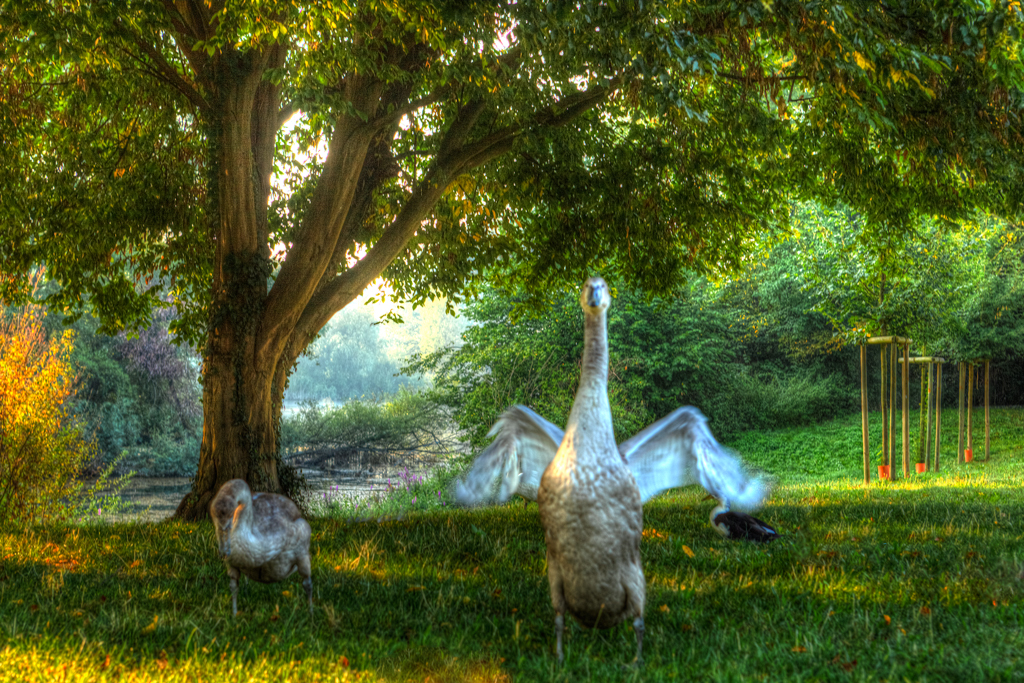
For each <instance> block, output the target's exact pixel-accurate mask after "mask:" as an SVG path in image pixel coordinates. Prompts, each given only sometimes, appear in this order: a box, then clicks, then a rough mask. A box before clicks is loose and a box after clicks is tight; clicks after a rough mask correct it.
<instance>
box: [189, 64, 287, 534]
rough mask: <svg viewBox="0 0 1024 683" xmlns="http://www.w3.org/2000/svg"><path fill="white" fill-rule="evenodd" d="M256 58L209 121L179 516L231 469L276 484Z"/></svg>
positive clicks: (226, 86) (233, 475) (204, 500)
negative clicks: (196, 370)
mask: <svg viewBox="0 0 1024 683" xmlns="http://www.w3.org/2000/svg"><path fill="white" fill-rule="evenodd" d="M263 66H264V65H263V63H261V62H260V61H259V60H257V59H254V58H250V59H249V60H246V61H242V60H236V62H235V63H234V64H233V67H234V68H233V70H232V72H231V78H230V79H225V80H224V81H223V82H222V89H221V91H220V99H219V101H218V106H217V108H216V111H217V113H218V116H217V120H215V121H214V122H213V125H211V126H210V130H211V137H212V138H214V143H213V144H214V145H215V149H214V150H213V155H212V157H213V159H212V161H213V165H214V168H216V172H215V173H212V174H211V177H210V181H209V182H210V195H211V199H212V201H211V204H212V207H211V211H210V213H211V216H210V220H211V223H212V225H211V231H212V232H213V234H214V235H215V241H216V248H215V254H214V272H213V292H212V294H213V296H212V299H213V302H212V305H211V315H210V322H209V330H208V341H207V346H206V349H205V351H204V357H203V372H202V374H203V440H202V445H201V446H200V450H199V469H198V471H197V472H196V476H195V479H194V480H193V483H192V490H191V492H190V493H189V494H188V495H186V496H185V497H184V498H183V499H182V501H181V503H179V505H178V509H177V510H176V512H175V516H177V517H179V518H181V519H187V520H200V519H205V518H206V516H207V514H208V513H207V508H208V506H209V503H210V500H211V499H212V498H213V496H214V495H215V494H216V492H217V491H218V490H219V489H220V487H221V486H222V485H223V484H224V482H226V481H228V480H230V479H244V480H245V481H246V482H248V484H249V486H250V487H251V488H252V489H253V490H254V491H270V492H274V493H280V492H281V483H280V480H279V474H280V471H279V452H278V440H277V436H278V425H279V423H280V415H281V412H280V409H281V401H280V395H281V393H282V392H283V387H277V386H275V383H274V379H275V369H276V362H271V363H266V362H261V359H260V357H259V356H258V354H257V346H258V341H259V340H258V333H259V330H260V328H261V326H262V325H263V323H264V321H263V313H264V309H265V306H266V300H267V282H268V277H269V275H270V273H271V263H270V260H269V259H268V257H267V254H266V252H267V245H266V240H265V235H266V217H265V205H266V201H267V195H268V193H269V182H268V181H269V171H268V170H266V171H265V170H263V169H261V167H263V166H266V163H265V162H263V163H259V162H260V160H259V159H258V158H255V157H259V156H260V155H259V154H254V149H255V150H259V149H260V148H261V146H264V145H265V144H266V140H267V139H269V140H271V141H272V140H273V136H274V132H275V131H274V130H273V129H270V130H269V132H266V130H267V129H268V128H270V127H269V126H268V125H267V124H266V122H265V121H263V122H262V123H261V121H260V120H259V118H260V116H263V117H266V116H268V115H274V116H276V112H274V109H276V107H275V106H272V107H269V108H268V107H266V106H261V105H263V104H265V103H264V102H262V101H261V99H260V98H258V97H257V91H258V90H259V91H260V92H261V93H262V94H263V96H264V97H266V93H265V92H263V90H264V89H261V82H260V76H261V74H262V70H263ZM246 67H247V70H246ZM263 176H266V177H263ZM275 398H276V399H277V400H276V401H275V400H274V399H275Z"/></svg>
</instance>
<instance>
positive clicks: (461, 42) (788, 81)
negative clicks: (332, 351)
mask: <svg viewBox="0 0 1024 683" xmlns="http://www.w3.org/2000/svg"><path fill="white" fill-rule="evenodd" d="M0 20H2V21H3V23H4V25H5V27H10V30H9V31H7V32H6V33H5V36H4V37H3V38H2V39H0V41H2V44H0V50H2V51H3V56H4V60H3V67H2V69H3V71H2V72H0V82H2V83H3V87H4V89H5V93H9V96H7V97H5V98H3V100H2V105H0V106H3V108H4V114H5V117H6V120H7V121H9V122H13V123H5V124H4V125H3V127H2V128H0V130H2V131H3V135H4V139H3V140H2V142H3V144H4V148H5V149H7V150H10V155H11V157H12V163H11V164H10V166H9V169H5V171H4V173H3V176H2V177H3V179H4V182H5V187H4V188H3V190H4V191H3V197H4V199H3V205H4V210H5V211H4V216H3V220H2V222H0V231H2V233H0V237H2V238H3V239H0V245H2V246H0V250H2V251H0V255H2V256H3V259H2V260H3V263H4V270H5V272H7V273H8V274H11V275H14V276H17V275H19V274H21V275H23V274H24V273H25V272H26V270H27V269H28V268H30V267H31V265H32V264H33V263H35V262H39V261H45V262H47V263H48V264H49V266H50V273H51V275H54V276H56V277H58V278H59V279H60V281H61V284H62V287H61V289H60V291H59V292H58V293H57V294H55V295H53V296H52V297H51V299H50V303H51V304H53V305H56V306H67V307H69V308H70V309H71V310H79V309H81V308H83V307H93V308H95V309H96V310H97V311H98V312H99V313H100V314H101V316H102V318H103V320H104V322H105V324H106V325H107V327H108V329H112V330H116V329H119V328H120V327H122V326H124V325H131V324H134V323H138V322H139V321H142V320H144V319H146V318H147V316H148V315H149V314H150V312H151V310H152V307H153V306H156V305H159V302H160V301H162V298H161V297H162V296H163V293H164V292H162V291H161V290H165V291H169V293H170V294H171V295H172V298H173V301H174V303H175V305H176V306H177V307H178V310H179V312H180V313H181V316H182V317H181V318H180V322H179V325H178V327H176V330H177V331H178V332H180V333H181V334H183V335H186V336H187V337H189V338H191V339H193V340H196V341H200V340H201V342H202V343H201V344H200V346H202V349H203V354H204V365H203V368H204V370H203V371H204V384H203V388H204V436H203V446H202V455H201V460H200V466H199V470H198V472H197V476H196V480H195V481H196V484H195V491H194V495H193V496H190V497H189V498H188V499H187V500H186V501H183V504H182V507H181V509H180V510H179V512H180V514H181V515H183V516H186V517H195V516H200V515H201V514H203V512H202V511H203V510H204V509H205V503H206V501H207V500H208V499H209V497H210V496H211V495H212V492H213V490H214V489H215V488H216V487H217V486H218V485H219V484H220V483H221V482H223V481H224V480H226V479H228V478H231V477H235V476H242V477H245V478H246V479H248V480H249V481H250V482H251V483H252V484H253V485H254V486H255V487H256V488H259V489H262V490H271V491H276V490H280V489H281V488H282V486H284V487H285V488H287V481H286V482H285V483H284V484H282V482H281V481H280V478H281V475H282V472H279V467H278V465H279V458H278V442H277V422H278V419H279V414H280V406H281V401H282V398H283V392H284V389H285V386H286V384H287V378H288V373H289V372H290V370H291V368H292V366H293V364H294V362H295V360H296V358H298V356H299V355H300V354H301V353H302V351H303V350H304V349H305V347H306V345H307V344H308V343H309V342H310V341H311V340H312V339H313V338H314V337H315V336H316V335H317V333H318V332H319V331H320V330H321V328H322V327H323V326H324V325H325V324H326V322H327V321H328V320H329V319H330V318H331V316H332V315H333V314H334V313H335V312H337V311H338V310H340V309H342V308H344V307H345V306H346V305H348V304H349V303H350V302H351V301H353V300H354V298H355V297H356V296H357V295H358V294H359V293H360V292H362V291H363V289H364V288H365V287H366V286H367V284H369V283H370V282H371V281H372V280H374V279H375V278H376V277H378V276H380V275H382V274H383V275H384V276H385V277H386V278H387V279H388V280H389V281H390V283H391V285H392V286H393V287H394V289H395V291H396V293H397V295H398V296H399V297H400V298H407V299H412V300H416V301H422V300H424V299H425V298H428V297H430V296H433V295H437V294H444V295H447V296H450V297H453V298H457V297H459V296H461V295H462V294H464V293H465V291H466V290H467V289H469V290H472V288H474V287H477V286H479V284H480V283H481V282H482V281H483V280H484V279H487V278H490V279H492V280H494V281H496V282H498V283H499V284H501V285H503V286H505V287H506V288H507V289H509V290H512V289H515V288H516V287H521V288H522V290H523V291H524V292H525V293H526V294H527V295H529V296H530V297H531V298H533V299H534V300H544V299H552V298H556V297H557V292H558V291H559V290H562V289H564V288H565V287H566V285H567V283H571V286H576V284H577V283H578V282H579V281H581V280H582V279H583V276H584V275H585V274H587V273H589V272H590V271H591V270H594V269H597V270H600V271H602V272H603V273H604V274H605V275H606V276H607V277H608V278H609V279H610V280H612V281H619V282H623V283H628V284H629V288H632V287H639V288H642V289H645V290H648V291H652V292H655V293H659V294H668V293H670V292H672V291H673V290H675V289H678V288H679V287H680V286H681V283H682V282H683V281H684V279H685V278H686V277H688V276H690V275H691V274H693V273H697V274H700V273H705V272H715V271H720V270H724V269H729V268H736V267H738V266H739V265H740V264H741V263H742V259H743V258H744V254H745V252H746V251H747V249H748V247H749V244H750V242H751V241H752V237H753V236H754V235H755V234H756V233H758V232H762V231H770V230H773V229H776V228H777V227H778V226H779V225H780V224H784V223H785V222H786V219H787V216H788V212H787V206H788V204H787V202H788V201H789V199H790V198H791V197H792V196H794V195H798V196H805V197H817V198H820V199H822V200H824V201H827V202H830V203H831V202H834V201H836V200H838V199H842V200H844V201H845V202H847V204H849V205H850V206H851V207H853V208H854V209H855V210H858V211H861V212H862V213H864V215H866V216H868V217H869V221H870V223H871V224H872V225H883V224H884V225H891V226H895V228H901V227H902V228H905V227H906V226H908V225H909V224H910V223H911V221H912V219H913V218H914V217H915V216H917V215H919V214H932V213H943V214H945V215H948V216H956V215H961V214H963V213H965V212H966V211H968V210H969V209H970V208H971V207H973V206H976V205H985V206H988V207H991V208H993V209H997V210H1000V211H1015V210H1017V209H1018V208H1019V202H1020V197H1021V196H1022V193H1021V192H1020V189H1021V175H1020V173H1019V161H1020V153H1021V149H1022V148H1024V147H1022V145H1020V139H1019V136H1020V133H1019V131H1020V129H1021V128H1020V125H1019V111H1020V105H1021V87H1020V86H1021V83H1022V79H1021V67H1020V61H1019V60H1018V59H1017V57H1018V52H1019V42H1018V41H1019V35H1018V29H1019V23H1020V12H1019V9H1018V8H1017V7H1016V5H1010V4H1002V3H1001V4H998V5H996V6H994V7H992V8H989V7H981V6H977V5H975V4H973V3H967V2H953V3H948V4H946V5H944V6H942V7H941V8H938V9H936V8H935V7H934V6H933V4H932V3H927V2H910V3H904V4H902V5H900V6H899V7H887V6H885V5H877V4H866V5H863V6H854V7H851V6H848V5H845V4H843V5H840V4H836V5H831V4H823V3H817V2H813V3H812V2H806V3H805V2H774V3H739V4H737V5H736V6H730V7H729V8H728V9H726V8H724V7H721V6H719V5H718V4H709V5H705V4H700V3H667V2H665V3H661V2H640V1H639V0H638V1H636V2H624V3H614V4H613V3H607V4H603V3H590V2H584V3H561V2H555V3H551V2H543V3H542V2H521V3H514V4H510V3H503V2H497V1H495V2H478V3H464V2H456V1H452V2H436V1H431V2H426V1H417V0H409V1H408V2H403V3H397V4H396V3H384V2H373V1H372V0H367V2H360V3H337V4H335V3H286V2H276V1H273V0H265V1H261V2H251V3H245V4H243V5H235V4H228V3H223V2H208V3H204V2H198V1H194V0H180V1H172V0H131V1H130V2H125V3H119V4H117V5H106V4H102V3H100V4H89V5H81V4H78V3H70V2H63V1H61V0H53V1H52V2H49V3H43V4H39V3H35V2H20V1H16V0H10V1H9V2H8V3H7V4H5V6H4V10H3V15H2V16H0ZM298 112H301V114H299V113H298ZM293 116H297V117H298V118H295V119H293ZM289 121H290V122H291V124H290V125H289V126H285V125H284V124H285V123H287V122H289ZM273 178H276V181H274V182H272V179H273ZM275 183H276V184H275ZM98 226H102V228H103V229H97V227H98ZM165 273H166V275H167V276H168V279H167V280H166V283H167V284H161V282H162V281H161V280H160V279H156V280H153V281H154V282H156V283H157V286H156V287H151V288H149V289H146V288H145V287H144V286H143V284H144V283H146V282H147V281H148V279H149V278H154V277H155V276H157V275H161V276H162V275H164V274H165ZM18 282H19V280H18V279H17V278H16V277H15V278H13V279H11V278H8V279H5V280H3V282H2V283H0V284H2V285H3V286H4V288H5V289H4V293H5V294H6V295H7V296H16V295H19V294H24V291H22V290H20V289H19V285H18ZM624 289H625V288H624ZM214 444H216V447H215V446H214ZM286 479H287V477H286Z"/></svg>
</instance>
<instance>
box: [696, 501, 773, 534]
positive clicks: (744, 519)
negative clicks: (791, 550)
mask: <svg viewBox="0 0 1024 683" xmlns="http://www.w3.org/2000/svg"><path fill="white" fill-rule="evenodd" d="M709 498H710V499H712V500H716V498H715V497H714V496H707V497H706V498H704V500H708V499H709ZM710 517H711V526H712V527H713V528H714V530H715V531H717V532H718V533H719V534H721V536H722V537H723V538H728V539H730V540H733V541H739V540H743V541H753V542H754V543H771V542H772V541H774V540H775V539H776V538H778V537H779V532H778V531H776V530H775V529H773V528H772V527H771V526H769V525H768V524H767V523H766V522H764V521H762V520H760V519H758V518H757V517H754V516H752V515H748V514H746V513H745V512H737V511H736V510H730V509H729V501H728V500H726V501H722V502H719V503H718V505H717V506H716V507H715V508H714V509H713V510H711V515H710Z"/></svg>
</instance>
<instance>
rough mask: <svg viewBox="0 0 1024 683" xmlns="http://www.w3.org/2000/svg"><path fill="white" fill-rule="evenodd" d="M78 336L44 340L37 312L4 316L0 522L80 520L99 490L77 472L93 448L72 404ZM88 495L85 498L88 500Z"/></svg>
mask: <svg viewBox="0 0 1024 683" xmlns="http://www.w3.org/2000/svg"><path fill="white" fill-rule="evenodd" d="M73 347H74V336H73V334H72V333H71V332H65V333H64V334H62V335H61V336H59V337H54V338H53V339H49V340H48V339H47V338H46V332H45V330H44V329H43V325H42V322H41V320H40V311H39V309H38V308H36V307H25V308H23V309H21V310H20V311H17V312H15V313H14V314H13V315H10V314H9V315H6V316H3V317H0V517H2V518H5V519H9V520H22V521H31V520H39V521H51V520H58V519H65V518H69V517H73V516H76V515H78V516H80V515H81V514H82V513H83V512H84V510H83V505H84V504H85V502H86V501H90V502H92V501H95V499H96V487H93V488H91V489H89V490H86V491H83V485H82V484H81V483H80V482H79V481H78V475H79V473H80V472H81V471H82V468H83V467H84V466H85V465H86V464H87V463H88V461H89V459H90V457H91V456H92V453H93V446H92V445H91V444H90V443H89V442H88V441H87V440H86V439H84V438H83V435H82V433H81V430H80V428H79V426H78V425H77V424H76V422H75V420H74V419H73V418H72V416H71V414H70V411H69V406H70V402H71V398H72V397H73V395H74V388H75V373H74V370H73V368H72V367H71V362H70V358H71V351H72V349H73ZM83 494H84V495H83Z"/></svg>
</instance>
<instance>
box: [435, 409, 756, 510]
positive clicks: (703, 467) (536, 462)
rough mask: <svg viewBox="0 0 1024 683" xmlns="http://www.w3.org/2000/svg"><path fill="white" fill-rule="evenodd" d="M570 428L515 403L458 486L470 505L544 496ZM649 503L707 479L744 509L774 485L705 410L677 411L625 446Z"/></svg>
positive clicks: (714, 491) (717, 493)
mask: <svg viewBox="0 0 1024 683" xmlns="http://www.w3.org/2000/svg"><path fill="white" fill-rule="evenodd" d="M563 435H564V432H563V431H562V429H561V428H560V427H558V426H557V425H555V424H553V423H551V422H548V421H547V420H545V419H544V418H543V417H541V416H540V415H538V414H537V413H535V412H534V411H533V410H530V409H529V408H527V407H526V406H522V405H513V406H512V407H511V408H509V409H508V410H506V411H505V412H504V413H503V414H502V415H501V417H500V418H498V421H497V422H495V423H494V426H493V427H492V428H491V431H490V432H489V433H488V436H494V437H495V439H494V441H492V442H491V443H490V444H489V445H488V446H487V447H486V448H485V449H484V450H483V451H481V452H480V455H478V456H477V457H476V459H475V460H474V461H473V466H472V467H471V468H470V469H469V471H468V472H467V473H466V474H465V475H464V476H463V477H462V478H461V479H459V480H458V481H456V483H455V492H454V493H455V498H456V500H457V501H458V502H459V503H460V504H462V505H482V504H487V503H504V502H505V501H506V500H508V499H509V498H510V497H511V496H512V495H513V494H518V495H520V496H522V497H523V498H525V499H527V500H537V486H538V485H539V483H540V477H541V474H543V472H544V469H545V468H546V467H547V466H548V464H549V463H550V462H551V461H552V460H553V459H554V457H555V451H557V450H558V445H559V444H560V443H561V442H562V437H563ZM618 448H619V453H621V454H622V457H623V458H625V460H626V465H627V466H628V467H629V470H630V472H632V473H633V477H634V478H635V479H636V483H637V486H639V487H640V498H641V499H642V500H643V502H645V503H646V502H647V501H649V500H650V499H652V498H654V497H655V496H657V495H658V494H659V493H661V492H663V491H666V490H668V489H671V488H677V487H679V486H686V485H689V484H700V485H701V486H702V487H703V488H704V489H705V490H706V491H707V492H708V493H709V494H711V495H712V496H714V497H715V498H717V499H718V500H722V501H728V503H729V505H730V506H731V507H733V508H736V509H739V510H753V509H755V508H757V507H759V506H760V505H761V502H762V501H763V499H764V497H765V495H766V493H767V491H768V487H767V485H766V484H765V483H764V482H763V481H761V480H759V479H752V478H750V477H748V476H747V474H746V473H745V472H744V470H743V463H742V462H741V461H740V459H739V458H737V457H736V456H735V455H733V454H732V453H731V452H730V451H729V450H728V449H727V448H725V447H724V446H722V445H721V444H720V443H718V441H717V440H716V439H715V437H714V435H712V434H711V430H709V429H708V426H707V418H705V417H704V414H703V413H701V412H700V410H698V409H697V408H694V407H693V406H684V407H682V408H677V409H676V410H674V411H673V412H671V413H669V414H668V415H666V416H665V417H663V418H662V419H660V420H658V421H657V422H655V423H653V424H651V425H649V426H648V427H646V428H645V429H643V430H642V431H640V432H639V433H638V434H636V435H635V436H633V437H632V438H630V439H627V440H626V441H623V442H622V443H621V444H619V446H618Z"/></svg>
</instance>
